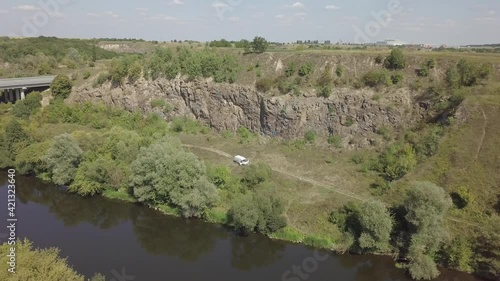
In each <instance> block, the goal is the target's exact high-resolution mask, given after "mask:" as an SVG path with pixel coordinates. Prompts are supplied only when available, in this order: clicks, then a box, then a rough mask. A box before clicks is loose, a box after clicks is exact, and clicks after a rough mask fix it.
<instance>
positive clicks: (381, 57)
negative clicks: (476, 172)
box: [375, 55, 384, 64]
mask: <svg viewBox="0 0 500 281" xmlns="http://www.w3.org/2000/svg"><path fill="white" fill-rule="evenodd" d="M383 62H384V57H383V56H382V55H378V56H377V57H376V58H375V63H376V64H382V63H383Z"/></svg>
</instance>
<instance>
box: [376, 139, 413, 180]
mask: <svg viewBox="0 0 500 281" xmlns="http://www.w3.org/2000/svg"><path fill="white" fill-rule="evenodd" d="M416 165H417V156H416V154H415V151H414V149H413V148H412V147H411V146H410V145H408V144H404V145H402V144H395V145H391V146H389V148H388V149H387V150H386V151H385V152H384V153H382V154H381V155H380V157H379V162H378V164H377V166H376V170H377V171H379V172H380V173H382V175H383V176H384V177H385V178H386V179H388V180H390V181H393V180H397V179H400V178H402V177H403V176H404V175H406V174H407V173H408V172H409V171H410V170H411V169H413V168H414V167H415V166H416Z"/></svg>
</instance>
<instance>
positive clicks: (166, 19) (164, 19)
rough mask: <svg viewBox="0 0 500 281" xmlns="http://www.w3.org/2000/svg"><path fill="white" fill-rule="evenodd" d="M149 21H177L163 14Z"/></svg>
mask: <svg viewBox="0 0 500 281" xmlns="http://www.w3.org/2000/svg"><path fill="white" fill-rule="evenodd" d="M149 19H150V20H155V21H175V20H177V19H176V18H174V17H171V16H167V15H163V14H161V15H157V16H152V17H149Z"/></svg>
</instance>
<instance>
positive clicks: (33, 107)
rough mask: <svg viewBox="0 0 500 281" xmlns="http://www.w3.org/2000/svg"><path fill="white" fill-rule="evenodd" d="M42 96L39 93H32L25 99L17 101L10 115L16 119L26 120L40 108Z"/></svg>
mask: <svg viewBox="0 0 500 281" xmlns="http://www.w3.org/2000/svg"><path fill="white" fill-rule="evenodd" d="M41 102H42V95H41V94H40V93H39V92H32V93H30V94H28V95H27V96H26V99H24V100H20V101H17V102H16V104H15V105H14V108H13V110H12V113H13V114H14V116H16V117H20V118H28V117H29V116H30V115H32V114H33V113H35V112H37V111H38V110H39V109H40V108H41V107H42V104H41Z"/></svg>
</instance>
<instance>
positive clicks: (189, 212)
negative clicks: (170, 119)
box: [130, 141, 217, 217]
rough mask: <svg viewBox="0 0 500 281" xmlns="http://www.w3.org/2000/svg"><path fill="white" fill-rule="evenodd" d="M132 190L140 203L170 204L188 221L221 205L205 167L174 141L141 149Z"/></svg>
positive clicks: (131, 185)
mask: <svg viewBox="0 0 500 281" xmlns="http://www.w3.org/2000/svg"><path fill="white" fill-rule="evenodd" d="M130 187H131V188H132V189H133V192H134V196H135V197H136V198H137V199H138V200H139V202H144V203H149V204H153V205H162V204H170V205H173V206H176V207H178V208H179V209H181V210H182V213H183V215H184V216H185V217H193V216H196V217H201V216H203V215H204V212H205V210H206V209H207V208H210V207H212V206H213V205H214V204H215V202H216V201H217V190H216V189H215V186H214V185H213V184H212V183H210V182H209V181H208V178H207V176H206V168H205V165H204V164H203V163H202V162H200V161H199V160H198V159H197V158H196V156H194V155H193V154H192V153H188V152H184V151H183V150H182V149H179V144H177V143H174V142H172V141H164V142H161V143H155V144H152V145H151V146H149V147H147V148H143V149H141V153H140V155H139V157H138V158H137V160H135V161H134V162H133V163H132V175H131V177H130Z"/></svg>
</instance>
